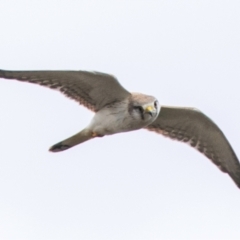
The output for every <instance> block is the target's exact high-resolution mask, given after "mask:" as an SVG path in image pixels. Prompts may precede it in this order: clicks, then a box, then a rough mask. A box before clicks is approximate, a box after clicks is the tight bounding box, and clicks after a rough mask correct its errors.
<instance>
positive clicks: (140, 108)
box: [133, 106, 143, 113]
mask: <svg viewBox="0 0 240 240" xmlns="http://www.w3.org/2000/svg"><path fill="white" fill-rule="evenodd" d="M133 108H134V109H136V110H138V111H139V112H141V113H143V107H142V106H134V107H133Z"/></svg>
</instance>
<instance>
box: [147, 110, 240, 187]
mask: <svg viewBox="0 0 240 240" xmlns="http://www.w3.org/2000/svg"><path fill="white" fill-rule="evenodd" d="M146 128H147V129H148V130H151V131H155V132H157V133H160V134H163V135H164V136H167V137H170V138H172V139H175V140H178V141H181V142H185V143H189V144H190V145H191V146H192V147H194V148H196V149H197V150H198V151H200V152H201V153H203V154H204V155H205V156H206V157H208V158H209V159H210V160H211V161H212V162H213V163H214V164H216V165H217V166H218V167H219V168H220V169H221V170H222V171H223V172H225V173H228V174H229V175H230V176H231V178H232V179H233V180H234V182H235V183H236V184H237V186H238V187H239V188H240V164H239V161H238V158H237V156H236V154H235V153H234V151H233V149H232V147H231V145H230V144H229V142H228V140H227V139H226V137H225V136H224V134H223V133H222V131H221V130H220V129H219V127H218V126H217V125H216V124H215V123H214V122H213V121H212V120H211V119H209V118H208V117H207V116H206V115H204V114H203V113H202V112H200V111H198V110H196V109H194V108H177V107H167V106H163V107H161V111H160V114H159V116H158V118H157V119H156V120H155V121H154V122H153V123H152V124H150V125H149V126H147V127H146Z"/></svg>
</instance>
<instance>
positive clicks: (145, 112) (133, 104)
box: [129, 93, 160, 125]
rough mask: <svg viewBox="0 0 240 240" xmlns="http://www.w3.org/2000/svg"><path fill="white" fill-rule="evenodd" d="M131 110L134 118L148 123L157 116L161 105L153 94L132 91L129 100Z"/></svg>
mask: <svg viewBox="0 0 240 240" xmlns="http://www.w3.org/2000/svg"><path fill="white" fill-rule="evenodd" d="M129 112H130V114H131V116H132V117H133V118H134V119H136V120H138V121H141V122H142V123H144V124H146V125H148V124H150V123H152V122H153V121H154V120H155V119H156V118H157V116H158V114H159V112H160V105H159V103H158V100H157V99H156V98H155V97H153V96H148V95H144V94H140V93H132V95H131V98H130V101H129Z"/></svg>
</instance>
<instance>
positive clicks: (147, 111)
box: [145, 106, 153, 115]
mask: <svg viewBox="0 0 240 240" xmlns="http://www.w3.org/2000/svg"><path fill="white" fill-rule="evenodd" d="M145 112H146V113H150V114H151V115H152V112H153V106H147V107H146V108H145Z"/></svg>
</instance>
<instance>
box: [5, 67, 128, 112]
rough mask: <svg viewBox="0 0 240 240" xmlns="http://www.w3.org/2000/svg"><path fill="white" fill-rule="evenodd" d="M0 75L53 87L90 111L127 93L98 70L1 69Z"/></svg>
mask: <svg viewBox="0 0 240 240" xmlns="http://www.w3.org/2000/svg"><path fill="white" fill-rule="evenodd" d="M0 78H7V79H16V80H19V81H22V82H30V83H35V84H38V85H42V86H46V87H49V88H51V89H56V90H58V91H60V92H62V93H63V94H64V95H65V96H67V97H69V98H71V99H73V100H75V101H77V102H78V103H80V104H82V105H84V106H85V107H87V108H88V109H90V110H92V111H98V110H99V109H101V108H103V107H104V106H106V105H108V104H111V103H113V102H116V101H121V100H123V99H125V98H126V97H127V96H129V95H130V93H129V92H128V91H127V90H126V89H124V88H123V87H122V86H121V85H120V83H119V82H118V81H117V79H116V78H115V77H114V76H112V75H109V74H105V73H100V72H88V71H5V70H0Z"/></svg>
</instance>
